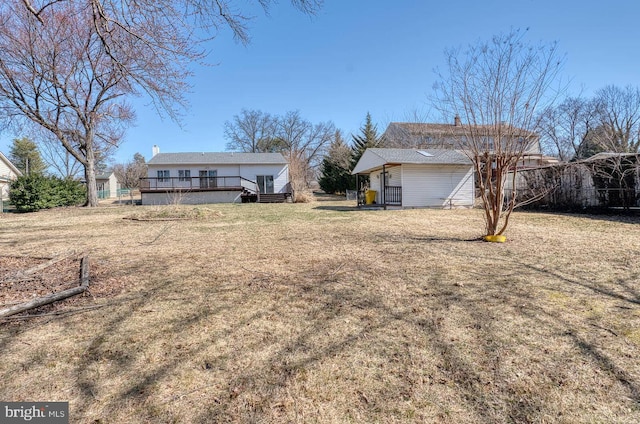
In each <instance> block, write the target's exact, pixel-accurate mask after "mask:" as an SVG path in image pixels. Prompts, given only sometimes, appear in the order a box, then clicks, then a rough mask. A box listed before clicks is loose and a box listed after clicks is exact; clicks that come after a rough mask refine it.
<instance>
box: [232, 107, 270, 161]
mask: <svg viewBox="0 0 640 424" xmlns="http://www.w3.org/2000/svg"><path fill="white" fill-rule="evenodd" d="M275 130H276V119H275V118H274V117H272V116H271V115H269V114H268V113H264V112H261V111H259V110H247V109H242V111H241V112H240V115H234V117H233V121H231V122H230V121H227V122H225V123H224V135H225V138H226V139H227V140H229V141H228V142H227V150H235V151H241V152H250V153H258V152H265V151H269V150H270V149H271V142H272V140H273V139H274V134H275Z"/></svg>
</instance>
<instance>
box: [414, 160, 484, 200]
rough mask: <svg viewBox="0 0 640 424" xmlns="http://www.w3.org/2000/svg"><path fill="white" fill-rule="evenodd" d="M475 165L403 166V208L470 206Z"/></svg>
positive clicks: (472, 196)
mask: <svg viewBox="0 0 640 424" xmlns="http://www.w3.org/2000/svg"><path fill="white" fill-rule="evenodd" d="M473 200H474V181H473V168H472V167H471V166H467V165H402V206H403V207H449V206H450V205H451V206H452V207H470V206H473Z"/></svg>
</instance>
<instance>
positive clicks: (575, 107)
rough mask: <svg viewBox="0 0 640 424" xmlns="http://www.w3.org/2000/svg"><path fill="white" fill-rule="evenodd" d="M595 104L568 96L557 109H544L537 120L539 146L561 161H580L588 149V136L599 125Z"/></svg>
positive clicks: (593, 101)
mask: <svg viewBox="0 0 640 424" xmlns="http://www.w3.org/2000/svg"><path fill="white" fill-rule="evenodd" d="M598 110H599V108H598V103H597V102H596V101H595V100H588V99H584V98H580V97H568V98H567V99H565V100H564V101H563V102H562V103H560V104H559V105H558V106H557V107H551V106H550V107H547V108H546V109H545V110H544V111H543V112H542V114H541V116H540V117H539V120H538V128H537V131H538V132H539V134H540V136H541V139H542V146H543V149H544V151H545V152H546V153H548V154H551V155H553V156H556V157H558V159H560V160H561V161H569V160H572V159H574V158H579V157H581V156H583V155H584V152H585V151H586V150H588V144H589V135H590V134H591V131H592V130H593V129H594V128H595V127H596V126H597V125H598Z"/></svg>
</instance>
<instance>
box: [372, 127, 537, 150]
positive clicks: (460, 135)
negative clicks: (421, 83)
mask: <svg viewBox="0 0 640 424" xmlns="http://www.w3.org/2000/svg"><path fill="white" fill-rule="evenodd" d="M502 129H503V131H504V132H505V133H506V134H508V135H510V136H513V137H529V138H534V139H537V138H538V135H537V134H536V133H534V132H531V131H527V130H524V129H521V128H516V127H511V126H509V125H506V124H504V125H502ZM495 130H496V127H495V126H492V125H475V126H473V125H463V124H457V125H456V124H437V123H419V122H391V123H390V124H389V126H388V127H387V129H386V130H385V132H384V133H383V135H382V136H383V138H384V139H385V142H386V143H387V145H391V146H402V147H418V146H419V147H426V146H429V145H431V146H433V147H438V146H456V145H457V146H464V145H465V144H466V143H465V141H464V140H465V138H466V137H467V136H468V135H469V133H470V132H474V133H476V134H477V135H482V134H483V133H485V132H486V133H488V134H493V133H495Z"/></svg>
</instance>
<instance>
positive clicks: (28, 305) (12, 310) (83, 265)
mask: <svg viewBox="0 0 640 424" xmlns="http://www.w3.org/2000/svg"><path fill="white" fill-rule="evenodd" d="M88 288H89V257H88V256H83V257H82V259H81V261H80V285H79V286H78V287H74V288H71V289H67V290H63V291H61V292H58V293H52V294H49V295H47V296H43V297H39V298H37V299H33V300H31V301H29V302H25V303H20V304H18V305H14V306H11V307H9V308H5V309H1V310H0V318H4V317H8V316H11V315H15V314H19V313H20V312H24V311H28V310H29V309H33V308H38V307H40V306H44V305H48V304H50V303H53V302H57V301H59V300H64V299H66V298H69V297H71V296H75V295H78V294H80V293H84V292H85V291H86V290H87V289H88Z"/></svg>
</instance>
